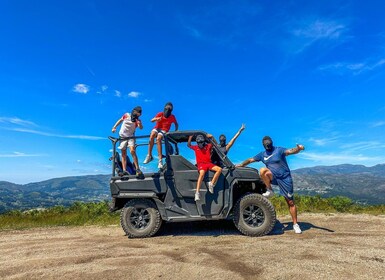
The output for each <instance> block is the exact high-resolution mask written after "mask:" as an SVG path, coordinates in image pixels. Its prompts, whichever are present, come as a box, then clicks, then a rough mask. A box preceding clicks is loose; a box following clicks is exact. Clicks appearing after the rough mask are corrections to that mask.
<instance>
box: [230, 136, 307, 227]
mask: <svg viewBox="0 0 385 280" xmlns="http://www.w3.org/2000/svg"><path fill="white" fill-rule="evenodd" d="M262 144H263V147H264V148H265V151H262V152H260V153H258V154H257V155H255V156H254V157H252V158H249V159H246V160H245V161H243V162H242V163H241V164H238V165H236V166H237V167H243V166H246V165H248V164H250V163H252V162H258V161H261V162H263V163H264V164H265V165H266V167H262V168H261V169H260V171H259V174H260V176H261V179H262V180H263V182H264V183H265V185H266V189H267V190H266V192H265V193H263V194H262V195H263V196H265V197H267V198H270V197H272V196H273V195H274V192H273V189H272V188H271V185H278V187H279V190H280V193H281V195H283V196H284V197H285V200H286V202H287V205H288V207H289V211H290V214H291V217H292V219H293V229H294V231H295V233H301V232H302V231H301V228H300V227H299V225H298V223H297V207H296V206H295V203H294V194H293V179H292V177H291V173H290V169H289V166H288V164H287V161H286V156H289V155H294V154H297V153H299V152H300V151H302V150H304V149H305V147H304V146H303V145H298V144H297V146H296V147H295V148H291V149H286V148H282V147H275V146H274V145H273V140H272V139H271V138H270V137H269V136H265V137H263V139H262Z"/></svg>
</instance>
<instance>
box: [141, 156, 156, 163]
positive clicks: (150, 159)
mask: <svg viewBox="0 0 385 280" xmlns="http://www.w3.org/2000/svg"><path fill="white" fill-rule="evenodd" d="M153 159H154V158H153V157H152V156H151V155H147V156H146V158H145V159H144V161H143V163H144V164H147V163H149V162H150V161H152V160H153Z"/></svg>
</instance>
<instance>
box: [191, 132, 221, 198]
mask: <svg viewBox="0 0 385 280" xmlns="http://www.w3.org/2000/svg"><path fill="white" fill-rule="evenodd" d="M207 137H208V138H212V137H213V136H212V135H211V134H208V135H207ZM192 138H193V135H191V136H189V138H188V142H187V146H188V147H189V148H190V149H192V150H194V152H195V157H196V161H197V166H198V173H199V177H198V181H197V188H196V191H195V201H198V200H200V193H199V190H200V188H201V184H202V181H203V178H204V176H205V174H206V172H207V171H209V170H211V171H214V172H215V174H214V176H213V179H212V180H211V181H210V182H209V186H208V189H209V192H210V193H214V187H215V184H216V183H217V181H218V178H219V176H220V175H221V172H222V168H221V167H219V166H217V165H215V164H213V163H212V162H211V150H212V149H213V145H212V144H211V143H207V142H206V140H205V137H204V136H203V135H201V134H199V135H197V136H196V138H195V141H196V143H197V145H191V140H192Z"/></svg>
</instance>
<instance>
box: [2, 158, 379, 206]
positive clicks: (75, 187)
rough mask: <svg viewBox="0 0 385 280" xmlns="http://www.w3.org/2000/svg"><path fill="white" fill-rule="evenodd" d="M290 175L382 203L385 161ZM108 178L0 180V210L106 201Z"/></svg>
mask: <svg viewBox="0 0 385 280" xmlns="http://www.w3.org/2000/svg"><path fill="white" fill-rule="evenodd" d="M292 175H293V180H294V190H295V193H297V194H302V195H320V196H322V197H331V196H337V195H340V196H345V197H348V198H351V199H352V200H353V201H356V202H359V203H363V204H385V164H379V165H376V166H373V167H366V166H363V165H351V164H342V165H335V166H316V167H308V168H301V169H296V170H293V171H292ZM109 179H110V175H88V176H73V177H64V178H54V179H50V180H46V181H42V182H36V183H29V184H25V185H20V184H14V183H10V182H5V181H0V213H4V212H7V211H10V210H26V209H32V208H46V207H52V206H55V205H64V206H68V205H70V204H72V203H73V202H75V201H83V202H92V201H103V200H109V199H110V189H109Z"/></svg>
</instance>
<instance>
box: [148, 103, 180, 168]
mask: <svg viewBox="0 0 385 280" xmlns="http://www.w3.org/2000/svg"><path fill="white" fill-rule="evenodd" d="M173 109H174V106H173V105H172V103H171V102H167V103H166V105H164V109H163V112H159V113H157V114H156V115H155V117H153V118H152V119H151V122H156V125H155V127H154V129H153V130H151V135H150V140H149V145H148V153H147V156H146V158H145V159H144V161H143V163H144V164H147V163H149V162H150V161H152V160H153V159H154V158H153V157H152V148H153V147H154V143H155V139H156V146H157V149H158V168H162V167H163V163H162V139H163V137H164V134H166V133H167V132H168V131H169V130H170V127H171V124H174V126H175V130H178V122H177V120H176V118H175V116H174V115H173V114H172V110H173Z"/></svg>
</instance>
